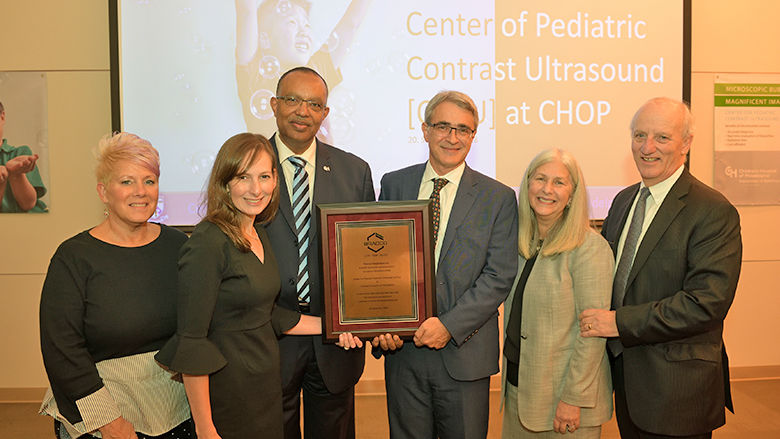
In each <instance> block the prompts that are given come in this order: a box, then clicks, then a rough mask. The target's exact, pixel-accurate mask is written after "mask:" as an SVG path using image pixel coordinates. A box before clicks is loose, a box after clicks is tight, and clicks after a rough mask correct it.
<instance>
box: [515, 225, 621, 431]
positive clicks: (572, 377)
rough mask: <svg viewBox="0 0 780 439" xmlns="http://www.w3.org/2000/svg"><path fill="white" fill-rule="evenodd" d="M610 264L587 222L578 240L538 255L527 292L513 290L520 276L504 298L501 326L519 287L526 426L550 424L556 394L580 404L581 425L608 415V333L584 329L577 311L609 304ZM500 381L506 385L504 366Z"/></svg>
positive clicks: (520, 397)
mask: <svg viewBox="0 0 780 439" xmlns="http://www.w3.org/2000/svg"><path fill="white" fill-rule="evenodd" d="M525 262H526V260H525V258H523V257H522V255H520V266H519V268H518V272H522V270H523V267H524V266H525ZM613 270H614V258H613V256H612V251H611V250H610V248H609V245H608V244H607V241H605V240H604V238H602V237H601V236H599V235H598V233H596V232H595V231H593V230H591V231H589V232H588V234H587V235H586V237H585V242H584V243H583V244H582V245H581V246H580V247H578V248H576V249H574V250H571V251H568V252H565V253H560V254H557V255H555V256H552V257H543V256H540V257H538V258H537V259H536V263H535V264H534V267H533V269H532V270H531V273H530V275H529V276H528V281H527V282H526V285H525V290H524V291H525V292H524V293H523V291H520V292H518V291H516V287H517V281H518V280H519V279H515V286H513V287H512V293H510V295H509V298H507V300H506V304H505V305H504V333H505V334H506V329H507V328H506V325H507V324H508V322H509V314H508V313H509V312H510V310H511V309H512V303H513V302H514V300H516V299H517V297H518V294H520V295H521V296H520V297H522V300H523V316H522V320H521V323H520V337H521V338H520V362H519V368H518V377H517V409H518V415H519V417H520V420H521V422H522V424H523V425H524V426H525V427H526V428H527V429H529V430H532V431H547V430H552V429H553V419H554V418H555V409H556V408H557V406H558V402H559V401H561V400H563V401H564V402H566V403H568V404H571V405H575V406H578V407H581V410H580V425H581V426H583V427H595V426H598V425H601V424H603V423H604V422H606V421H607V420H609V418H610V417H612V380H611V378H610V374H609V360H608V359H607V351H606V349H605V345H606V339H604V338H583V337H581V336H580V329H579V314H580V313H581V312H582V311H583V310H585V309H589V308H600V309H609V305H610V301H611V298H612V273H613ZM518 278H519V275H518ZM502 358H503V365H502V370H504V371H506V367H507V362H506V357H503V356H502ZM501 382H502V389H503V388H504V386H506V374H505V373H504V374H502V380H501ZM502 394H504V393H503V392H502Z"/></svg>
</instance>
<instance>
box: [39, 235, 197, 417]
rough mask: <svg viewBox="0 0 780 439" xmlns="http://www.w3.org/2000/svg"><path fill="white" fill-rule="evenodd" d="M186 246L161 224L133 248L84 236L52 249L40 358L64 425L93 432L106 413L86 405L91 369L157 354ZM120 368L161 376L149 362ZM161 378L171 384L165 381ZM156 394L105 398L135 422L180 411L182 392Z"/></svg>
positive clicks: (95, 388) (171, 329)
mask: <svg viewBox="0 0 780 439" xmlns="http://www.w3.org/2000/svg"><path fill="white" fill-rule="evenodd" d="M186 240H187V236H186V235H185V234H184V233H182V232H180V231H178V230H176V229H173V228H170V227H167V226H165V225H160V235H159V236H158V237H157V238H156V239H155V240H153V241H152V242H150V243H148V244H146V245H143V246H140V247H120V246H116V245H113V244H109V243H107V242H104V241H101V240H99V239H97V238H95V237H94V236H92V235H90V234H89V231H84V232H81V233H79V234H78V235H76V236H74V237H72V238H70V239H68V240H67V241H65V242H63V243H62V244H61V245H60V246H59V248H57V251H56V253H55V254H54V256H52V258H51V263H50V264H49V270H48V272H47V274H46V281H45V282H44V285H43V291H42V293H41V304H40V331H41V352H42V354H43V362H44V365H45V366H46V373H47V375H48V377H49V383H50V385H51V390H52V393H53V394H54V399H55V400H56V403H57V404H56V405H57V407H58V411H59V412H60V414H62V416H64V417H65V418H66V419H67V420H68V421H69V422H70V423H71V424H74V425H75V424H78V423H80V422H84V423H85V424H86V425H93V426H94V424H95V422H98V421H99V420H100V419H103V416H104V415H103V413H102V412H101V411H107V410H109V409H108V408H106V407H102V406H100V407H101V408H100V409H98V408H96V407H98V406H99V404H95V403H94V402H92V403H90V402H88V401H89V400H90V399H91V398H95V397H99V396H97V395H99V392H100V391H102V389H103V388H104V382H103V378H101V375H100V374H99V373H98V367H97V366H96V363H99V362H102V361H104V360H110V359H121V358H125V357H131V356H135V355H137V354H144V353H150V352H154V351H157V350H158V349H160V347H161V346H162V345H163V344H164V343H165V342H166V341H167V340H168V339H170V337H171V335H172V334H174V333H175V331H176V260H177V258H178V255H179V250H180V248H181V247H182V245H183V244H184V242H185V241H186ZM123 364H125V363H123ZM123 367H132V369H133V370H132V376H134V377H135V376H137V375H138V374H139V373H143V374H149V375H154V374H155V372H161V371H162V370H161V369H160V368H159V366H157V365H156V364H154V362H153V361H148V362H141V363H138V362H134V363H132V365H128V364H125V366H123ZM146 368H151V369H152V370H147V369H146ZM163 375H165V374H163ZM128 376H130V375H128ZM144 376H145V375H144ZM161 379H162V380H163V381H165V384H170V383H169V382H170V381H171V380H170V378H169V377H162V378H161ZM178 386H180V385H178ZM142 387H144V388H146V389H148V388H149V386H142ZM162 387H165V386H162ZM127 390H131V389H127ZM163 392H164V393H163V394H160V395H148V396H149V397H148V398H144V399H140V400H139V399H137V397H138V394H137V393H132V394H133V395H134V396H133V397H129V396H123V395H118V394H116V395H112V396H113V398H114V400H115V401H114V403H116V404H117V405H118V406H119V409H120V410H121V407H122V404H130V405H132V406H134V408H133V410H132V412H133V413H136V416H140V417H142V418H143V417H145V416H144V415H143V414H144V413H147V412H153V415H150V416H151V418H157V417H159V416H160V411H161V406H165V407H169V408H170V407H173V406H176V407H182V406H183V407H184V408H185V409H186V400H185V398H184V392H183V391H181V389H179V397H176V398H173V397H172V396H171V394H170V393H169V392H168V391H167V390H165V391H163ZM122 393H123V394H125V393H126V392H122ZM77 402H79V403H81V407H82V408H83V409H84V410H85V411H83V412H82V410H80V408H79V406H78V405H77ZM44 405H46V401H44ZM176 411H177V412H180V411H181V410H180V409H177V410H176ZM187 412H188V410H187ZM139 413H140V414H141V415H138V414H139ZM122 414H123V415H124V416H127V415H128V413H125V412H123V413H122ZM188 415H189V414H188V413H187V417H188ZM185 419H186V418H185ZM103 420H104V419H103ZM182 420H183V419H178V418H177V419H175V420H170V421H169V423H172V425H171V427H173V426H175V425H176V424H177V423H178V422H181V421H182ZM98 425H102V423H100V422H99V423H98Z"/></svg>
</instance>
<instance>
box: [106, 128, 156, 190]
mask: <svg viewBox="0 0 780 439" xmlns="http://www.w3.org/2000/svg"><path fill="white" fill-rule="evenodd" d="M121 162H129V163H132V164H134V165H138V166H140V167H142V168H144V169H147V170H149V172H151V173H152V174H154V175H155V176H156V177H157V178H160V154H159V153H158V152H157V150H156V149H154V147H153V146H152V144H151V143H149V141H148V140H146V139H142V138H140V137H138V136H137V135H135V134H131V133H124V132H118V133H114V134H107V135H105V136H103V138H102V139H100V142H98V149H97V166H96V167H95V177H97V180H98V182H100V183H103V184H108V180H110V179H111V176H112V175H113V174H114V171H116V168H117V165H118V164H119V163H121Z"/></svg>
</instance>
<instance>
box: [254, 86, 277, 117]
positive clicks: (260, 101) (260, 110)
mask: <svg viewBox="0 0 780 439" xmlns="http://www.w3.org/2000/svg"><path fill="white" fill-rule="evenodd" d="M272 97H274V94H273V92H271V90H268V89H264V88H263V89H260V90H257V91H255V92H254V93H253V94H252V98H251V99H250V100H249V111H251V112H252V116H254V117H256V118H258V119H260V120H268V119H270V118H271V117H273V115H274V112H273V110H272V109H271V98H272Z"/></svg>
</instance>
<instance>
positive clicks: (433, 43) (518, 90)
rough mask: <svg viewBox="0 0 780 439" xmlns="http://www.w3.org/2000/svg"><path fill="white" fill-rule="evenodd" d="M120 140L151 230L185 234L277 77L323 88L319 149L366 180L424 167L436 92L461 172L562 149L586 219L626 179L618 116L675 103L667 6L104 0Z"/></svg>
mask: <svg viewBox="0 0 780 439" xmlns="http://www.w3.org/2000/svg"><path fill="white" fill-rule="evenodd" d="M118 16H119V17H118V22H119V23H118V24H119V25H118V28H119V38H118V44H119V47H118V53H119V66H118V68H119V69H120V75H119V78H120V79H119V89H120V103H119V107H120V108H118V109H115V110H118V111H120V112H121V113H120V114H121V129H122V130H125V131H130V132H135V133H137V134H139V135H141V136H142V137H145V138H147V139H149V140H150V141H151V142H152V144H153V145H154V146H155V147H156V148H157V149H159V150H160V153H161V161H162V175H161V178H160V187H161V193H162V195H161V202H160V208H159V209H158V214H157V215H156V220H157V221H162V222H165V223H168V224H180V225H181V224H194V223H197V222H198V220H199V211H198V207H199V204H200V199H201V195H200V193H201V191H202V190H203V188H204V186H205V181H206V179H207V178H208V172H209V170H210V168H211V164H212V161H213V159H214V156H215V154H216V152H217V150H218V149H219V147H220V146H221V145H222V143H223V142H224V141H225V140H226V139H227V138H228V137H230V136H232V135H233V134H236V133H239V132H244V131H251V132H256V133H260V134H263V135H265V136H268V137H270V136H271V135H273V134H274V132H275V128H276V125H275V120H274V117H273V113H272V112H271V108H270V105H269V101H270V99H271V97H272V96H274V95H275V90H276V84H277V81H278V79H279V76H280V74H282V73H284V72H285V71H286V70H288V69H290V68H292V67H296V66H299V65H308V66H310V67H312V68H314V69H315V70H317V71H318V72H319V73H320V74H321V75H322V76H323V77H324V78H325V79H326V81H327V83H328V86H329V88H330V95H329V99H328V106H329V107H330V114H329V115H328V117H327V118H326V120H325V122H324V123H323V125H322V128H321V130H320V133H319V137H320V139H321V140H323V141H325V142H327V143H330V144H332V145H334V146H337V147H339V148H341V149H344V150H347V151H350V152H352V153H355V154H356V155H358V156H359V157H361V158H363V159H364V160H366V161H367V162H368V163H369V164H370V165H371V169H372V172H373V177H374V183H375V184H376V185H377V186H378V185H379V181H380V179H381V177H382V175H384V174H385V173H386V172H389V171H392V170H395V169H398V168H401V167H405V166H408V165H411V164H414V163H419V162H423V161H425V160H426V159H427V155H428V147H427V144H426V143H425V141H424V139H423V136H422V131H421V124H422V122H423V112H424V109H425V105H426V103H427V100H428V99H430V98H431V97H432V96H433V95H434V94H436V93H437V92H438V91H441V90H444V89H453V90H459V91H462V92H465V93H467V94H468V95H470V96H471V97H472V98H473V99H474V101H475V102H476V104H477V107H478V110H479V116H480V124H479V127H478V130H477V134H476V138H475V140H474V143H473V145H472V148H471V152H470V154H469V156H468V157H467V159H466V162H467V164H468V165H469V166H471V167H472V168H474V169H476V170H478V171H480V172H483V173H485V174H487V175H490V176H493V177H495V178H497V179H498V180H500V181H502V182H503V183H505V184H507V185H509V186H512V187H515V188H516V187H517V186H518V185H519V184H520V182H521V179H522V174H523V171H524V170H525V168H526V166H527V165H528V163H529V162H530V160H531V158H532V157H533V156H534V155H536V154H537V153H538V152H539V151H541V150H543V149H546V148H551V147H560V148H563V149H566V150H569V151H571V152H572V153H573V154H574V155H575V157H576V158H577V159H578V161H579V162H580V164H581V166H582V167H583V171H584V174H585V179H586V182H587V184H588V187H589V194H590V197H591V207H592V209H591V216H592V217H593V218H603V217H604V216H605V215H606V212H607V208H608V207H609V203H610V202H611V199H612V196H613V195H614V194H615V193H616V192H617V191H618V190H619V189H620V188H622V187H624V186H626V185H628V184H631V183H634V182H636V181H638V179H639V176H638V174H637V172H636V170H635V167H634V165H633V161H632V159H631V154H630V149H629V148H630V138H629V123H630V120H631V117H632V116H633V112H634V111H635V110H636V109H637V108H638V107H639V105H641V103H643V102H644V101H645V100H647V99H648V98H651V97H654V96H670V97H674V98H681V97H682V84H683V75H684V72H683V22H684V19H683V7H682V3H681V2H678V1H673V0H668V1H657V2H634V1H630V2H627V1H622V0H609V1H607V0H602V1H598V2H582V1H556V2H549V1H542V0H533V1H532V0H527V1H513V0H496V1H494V2H489V1H479V2H476V1H473V0H468V1H460V0H458V1H454V0H448V1H419V0H394V1H381V0H373V1H371V0H320V1H316V0H313V1H295V0H236V1H235V2H233V1H210V0H192V1H164V2H161V1H150V0H130V1H121V2H120V3H119V7H118Z"/></svg>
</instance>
